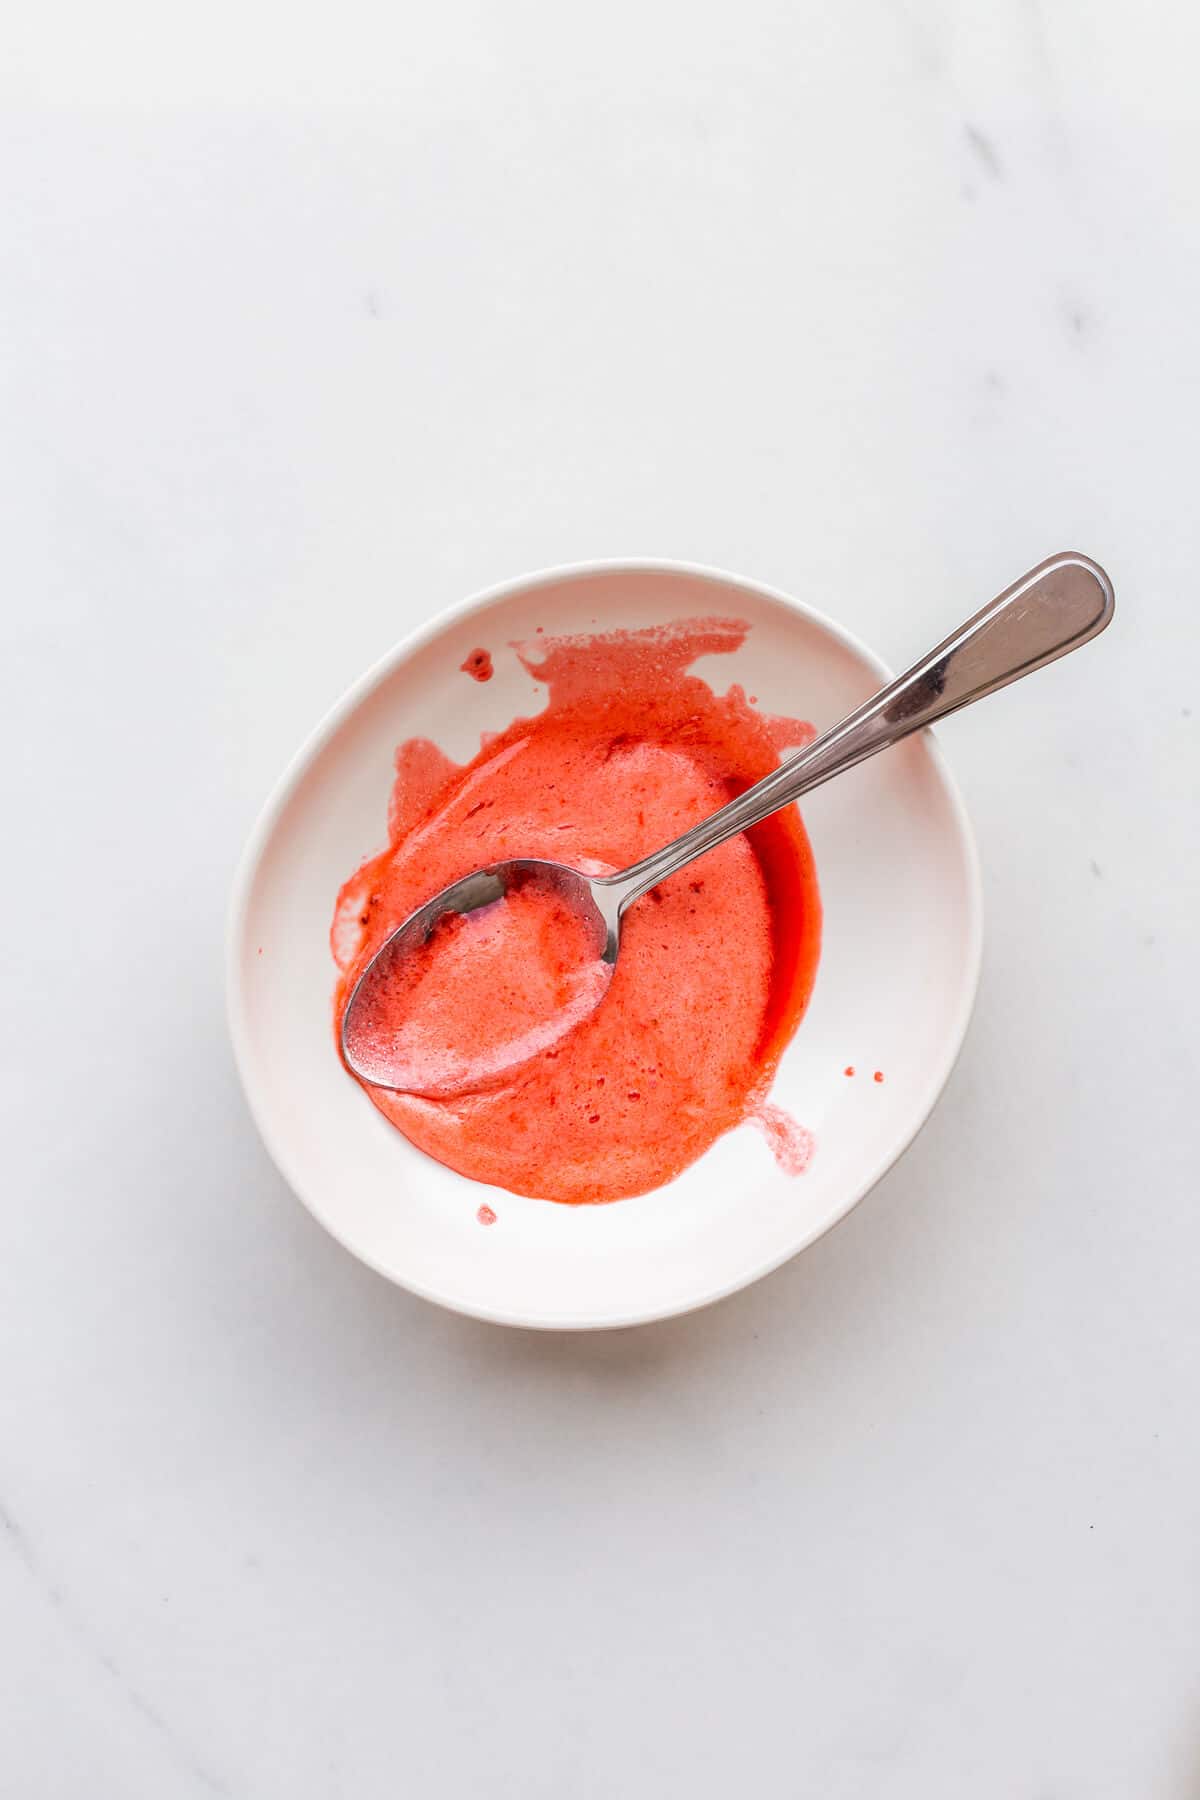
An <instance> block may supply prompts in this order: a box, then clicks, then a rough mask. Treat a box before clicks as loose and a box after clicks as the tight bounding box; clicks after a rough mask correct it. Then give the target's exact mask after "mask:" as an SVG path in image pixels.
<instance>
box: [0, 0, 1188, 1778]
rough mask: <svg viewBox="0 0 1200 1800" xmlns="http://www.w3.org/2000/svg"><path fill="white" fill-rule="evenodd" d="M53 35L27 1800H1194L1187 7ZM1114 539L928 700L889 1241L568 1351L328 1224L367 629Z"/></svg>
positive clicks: (17, 1520) (5, 1348) (0, 1319)
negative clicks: (265, 872) (328, 1021)
mask: <svg viewBox="0 0 1200 1800" xmlns="http://www.w3.org/2000/svg"><path fill="white" fill-rule="evenodd" d="M3 33H4V38H5V40H6V41H5V44H4V54H3V55H0V99H2V100H3V119H2V124H0V130H2V133H3V156H2V157H0V260H2V268H0V296H2V299H0V305H2V307H3V315H4V324H3V332H2V341H0V355H2V356H3V370H4V376H3V378H4V396H5V397H4V404H3V409H2V418H3V425H2V434H3V457H4V464H3V471H2V476H3V479H2V486H0V493H2V496H3V500H2V504H3V512H4V521H5V522H4V528H3V537H2V543H3V577H4V595H5V598H4V611H3V629H4V639H5V647H4V653H3V658H2V659H0V679H2V681H3V691H4V702H3V710H2V713H0V719H2V724H3V730H4V739H5V752H4V757H3V775H4V787H5V797H4V818H5V822H6V839H7V846H8V850H7V855H6V858H5V874H6V879H5V883H4V903H5V911H6V927H5V943H6V945H7V947H8V956H7V958H6V965H5V971H6V972H5V986H6V1002H7V1005H6V1018H7V1030H6V1033H5V1039H4V1044H3V1049H2V1050H0V1056H2V1058H3V1081H2V1082H0V1104H2V1105H3V1109H4V1137H3V1141H4V1145H5V1163H6V1167H5V1179H4V1182H3V1199H2V1213H0V1217H2V1220H3V1249H2V1254H0V1505H2V1509H3V1510H2V1514H0V1522H2V1524H3V1531H2V1532H0V1620H2V1621H3V1626H2V1631H0V1656H2V1659H3V1660H2V1663H0V1789H2V1791H3V1792H4V1794H5V1795H6V1796H7V1795H12V1796H13V1797H14V1800H77V1797H78V1800H108V1797H109V1796H111V1797H113V1800H143V1797H145V1800H176V1797H177V1796H178V1797H179V1800H188V1797H190V1796H193V1795H195V1796H200V1795H204V1794H218V1795H230V1796H236V1797H237V1800H267V1797H270V1800H273V1797H275V1796H286V1797H287V1800H376V1797H383V1796H387V1797H389V1800H390V1797H391V1796H393V1795H398V1794H406V1795H414V1796H415V1795H420V1796H426V1795H428V1796H439V1797H440V1796H448V1797H452V1800H458V1797H459V1796H462V1797H464V1800H465V1797H467V1796H476V1795H483V1794H486V1795H492V1796H513V1797H514V1800H518V1797H519V1800H543V1797H544V1800H561V1797H563V1796H571V1797H572V1800H609V1797H611V1796H620V1797H621V1800H643V1797H645V1800H651V1797H652V1796H653V1797H655V1800H657V1797H659V1796H662V1795H675V1794H680V1795H683V1794H687V1795H689V1796H704V1797H707V1796H712V1797H713V1800H716V1797H718V1796H721V1797H724V1796H726V1795H728V1794H733V1793H744V1794H754V1795H759V1794H763V1795H787V1796H804V1797H805V1800H807V1797H808V1796H810V1795H811V1796H816V1797H819V1800H876V1797H878V1796H881V1795H883V1796H887V1800H961V1797H962V1796H966V1795H970V1796H971V1800H1018V1797H1020V1800H1193V1797H1194V1796H1195V1795H1196V1794H1197V1793H1198V1792H1200V1532H1198V1530H1197V1520H1198V1514H1200V1446H1198V1442H1197V1430H1196V1418H1197V1411H1198V1408H1197V1372H1198V1366H1200V1306H1198V1305H1197V1292H1196V1283H1197V1269H1198V1259H1200V1206H1198V1204H1197V1202H1198V1194H1197V1179H1196V1169H1197V1149H1198V1144H1197V1117H1198V1114H1200V1097H1198V1090H1197V1074H1198V1071H1197V1060H1196V1052H1195V1017H1196V1004H1197V986H1196V980H1197V953H1196V929H1195V907H1196V894H1197V891H1198V876H1200V870H1198V866H1197V831H1196V800H1197V788H1198V784H1200V783H1198V778H1200V766H1198V763H1200V759H1198V749H1197V745H1198V732H1200V708H1198V704H1197V700H1196V687H1197V678H1198V663H1200V659H1198V656H1197V651H1198V649H1200V643H1198V631H1197V624H1196V620H1197V611H1198V608H1200V593H1198V589H1197V576H1196V535H1197V534H1196V504H1197V503H1196V483H1197V429H1196V411H1197V404H1196V403H1197V388H1198V383H1200V331H1198V327H1197V321H1198V319H1200V222H1198V214H1197V201H1196V193H1197V176H1198V173H1200V127H1198V125H1197V122H1196V108H1195V99H1194V82H1195V70H1196V67H1197V66H1198V63H1200V35H1198V31H1197V27H1196V25H1195V23H1194V22H1193V9H1185V8H1183V7H1181V6H1162V7H1159V8H1155V7H1154V6H1150V7H1142V8H1138V9H1135V8H1130V7H1123V6H1118V5H1116V4H1114V3H1113V0H1103V3H1101V4H1095V3H1093V4H1086V5H1085V4H1083V3H1082V0H1077V3H1076V4H1067V3H1065V0H1041V4H1039V3H1038V0H1007V3H1006V4H1002V5H998V6H994V7H985V6H982V5H981V6H974V5H972V6H965V7H964V6H957V5H953V4H951V3H950V0H942V3H937V0H906V4H903V5H895V6H890V5H884V4H879V3H877V4H869V3H867V0H862V3H859V4H852V5H846V6H831V5H815V4H811V3H810V0H804V3H803V4H799V5H797V4H767V3H766V0H742V3H741V4H739V5H738V6H736V7H735V6H732V5H729V4H713V3H711V0H690V3H689V4H684V3H683V0H680V4H678V5H666V4H663V3H662V0H648V3H647V0H641V3H640V4H633V3H632V0H630V3H626V0H617V3H615V4H609V5H608V6H606V7H603V8H595V7H593V8H589V9H586V12H585V10H584V9H582V8H578V7H574V6H570V5H554V4H553V3H552V0H519V3H515V4H503V5H502V4H495V5H488V4H487V3H486V0H475V4H469V3H465V0H453V3H450V4H444V5H442V6H440V7H432V6H430V7H417V6H414V5H404V4H402V5H399V6H394V5H393V6H391V7H383V6H380V7H378V8H374V9H363V8H361V7H356V6H353V5H351V6H349V7H346V8H339V9H335V8H329V7H323V8H316V7H301V8H295V7H289V8H287V9H284V8H282V7H280V8H275V9H268V8H264V7H261V6H258V7H255V6H251V7H249V8H247V7H245V6H240V7H237V8H235V7H233V6H232V5H218V6H216V7H209V8H204V9H193V10H192V11H191V12H190V13H189V12H187V11H186V9H185V10H181V9H177V8H169V7H168V8H163V7H158V8H150V7H142V8H132V9H131V8H129V7H128V6H122V5H117V6H116V7H113V6H105V7H91V8H87V9H85V8H83V7H82V6H80V5H63V4H58V5H50V6H48V7H43V8H37V9H35V8H26V9H24V12H23V15H22V16H21V18H20V19H17V18H16V17H15V16H14V17H13V18H10V19H9V20H8V21H7V23H6V24H5V26H4V27H3ZM1062 546H1071V547H1077V548H1081V549H1085V550H1088V551H1090V552H1092V553H1093V554H1095V555H1097V556H1098V557H1100V558H1101V560H1103V561H1104V562H1106V563H1107V564H1108V566H1109V567H1110V569H1111V571H1112V573H1113V576H1114V578H1115V580H1116V583H1117V586H1118V591H1119V596H1120V611H1119V617H1118V622H1117V624H1116V625H1115V627H1114V628H1113V630H1112V632H1111V633H1110V634H1109V636H1108V638H1107V639H1106V640H1104V642H1103V643H1102V644H1101V645H1099V646H1096V647H1095V648H1094V649H1092V650H1090V651H1088V652H1086V653H1085V654H1084V655H1081V656H1080V657H1078V658H1077V659H1074V660H1072V661H1071V662H1069V663H1066V664H1064V665H1062V666H1061V668H1059V669H1056V670H1053V671H1051V672H1049V673H1048V674H1046V675H1043V676H1040V677H1039V678H1038V679H1037V680H1036V681H1035V682H1030V683H1028V684H1027V685H1026V686H1024V687H1022V688H1020V689H1018V690H1014V692H1013V693H1012V694H1010V695H1008V696H1006V697H1005V698H1004V699H1002V700H998V701H996V702H994V703H992V704H991V705H990V706H989V707H988V708H987V709H981V710H980V711H979V712H978V713H975V714H972V715H970V716H969V717H965V718H963V719H962V720H959V721H957V722H955V723H954V724H952V725H950V726H948V727H947V728H946V730H945V733H944V738H945V742H946V745H947V748H948V750H949V753H950V755H951V759H952V762H953V765H954V767H955V768H956V770H957V772H958V773H959V775H960V777H961V780H962V782H963V785H964V788H965V791H966V793H967V797H968V800H969V803H970V806H971V809H972V812H973V815H974V818H975V821H976V824H977V827H978V832H979V837H980V842H981V847H982V852H983V859H984V864H985V872H986V883H987V900H988V909H989V924H988V941H987V952H986V967H985V974H984V980H983V986H982V991H981V994H980V1000H979V1006H978V1010H977V1014H976V1018H975V1022H974V1025H973V1027H972V1030H971V1034H970V1038H969V1041H968V1044H967V1047H966V1050H965V1053H964V1056H963V1059H962V1062H961V1064H960V1066H959V1069H958V1071H957V1073H956V1075H955V1077H954V1079H953V1081H952V1083H951V1086H950V1089H949V1091H948V1093H947V1095H946V1098H945V1100H944V1101H943V1103H942V1105H941V1107H940V1108H939V1110H938V1112H937V1114H936V1116H935V1117H934V1119H933V1121H932V1123H931V1124H930V1125H929V1127H928V1129H927V1130H926V1131H925V1132H924V1134H923V1135H922V1137H921V1138H920V1140H919V1141H918V1143H917V1145H916V1146H915V1148H914V1149H913V1150H912V1151H911V1153H910V1154H909V1155H908V1156H907V1158H906V1159H905V1160H904V1162H903V1163H902V1165H901V1166H900V1167H899V1168H898V1169H896V1170H895V1171H894V1172H893V1174H892V1176H891V1177H890V1178H889V1179H888V1180H887V1181H886V1182H884V1184H883V1185H882V1186H881V1187H880V1188H879V1189H878V1190H877V1191H876V1192H875V1193H874V1194H873V1195H872V1196H871V1197H870V1199H869V1200H868V1201H866V1202H865V1203H864V1204H863V1205H862V1206H861V1207H860V1208H859V1209H858V1211H857V1212H856V1213H855V1214H854V1215H853V1216H852V1217H851V1219H850V1220H849V1221H848V1222H847V1223H846V1224H845V1225H844V1226H842V1227H841V1228H840V1229H839V1230H837V1231H836V1232H834V1233H833V1234H832V1235H831V1236H830V1237H828V1238H826V1239H825V1240H824V1241H823V1242H822V1243H821V1244H819V1245H818V1246H817V1247H816V1248H815V1249H813V1250H812V1251H811V1252H809V1253H808V1254H807V1255H806V1256H804V1257H803V1258H801V1259H800V1260H799V1261H798V1262H795V1263H793V1264H792V1265H791V1266H790V1267H788V1268H785V1269H784V1270H782V1271H781V1272H780V1273H778V1274H776V1275H775V1276H774V1277H773V1278H771V1279H770V1280H768V1281H766V1282H764V1283H762V1284H761V1285H760V1286H759V1287H757V1288H755V1289H753V1290H751V1291H749V1292H747V1293H744V1294H742V1295H740V1296H738V1297H737V1298H735V1299H733V1300H732V1301H729V1302H727V1303H726V1304H724V1305H722V1306H719V1307H717V1308H715V1309H714V1310H712V1311H710V1312H708V1313H705V1314H703V1315H700V1316H696V1317H693V1318H691V1319H686V1320H682V1321H678V1322H675V1323H673V1324H670V1325H666V1326H661V1327H654V1328H649V1329H645V1330H641V1331H637V1332H631V1333H627V1334H617V1335H614V1336H611V1337H600V1338H593V1339H575V1340H569V1341H568V1340H557V1339H554V1338H545V1337H536V1336H525V1335H521V1334H518V1333H505V1332H503V1331H499V1330H493V1329H490V1328H487V1327H484V1326H480V1325H476V1324H472V1323H468V1322H465V1321H462V1320H459V1319H456V1318H453V1317H450V1316H448V1315H444V1314H441V1313H439V1312H437V1311H435V1310H433V1309H432V1308H430V1307H428V1306H425V1305H423V1304H421V1303H419V1302H417V1301H415V1300H412V1299H409V1298H408V1297H406V1296H405V1295H404V1294H402V1293H399V1292H394V1291H392V1290H391V1289H389V1288H388V1287H386V1286H385V1285H384V1284H383V1283H382V1282H381V1281H379V1280H377V1279H376V1278H374V1277H373V1276H371V1275H370V1274H368V1273H367V1271H366V1270H365V1269H362V1268H360V1267H358V1266H357V1265H355V1264H354V1263H353V1262H352V1261H351V1260H350V1259H349V1258H348V1257H347V1256H345V1255H344V1254H343V1253H342V1252H341V1251H340V1250H339V1249H338V1248H337V1247H336V1246H335V1245H334V1244H333V1243H332V1242H330V1241H329V1240H327V1239H326V1238H325V1237H324V1236H323V1235H322V1233H321V1232H320V1230H319V1229H318V1228H317V1226H316V1225H315V1224H313V1223H312V1222H311V1221H310V1219H309V1218H308V1217H307V1215H306V1214H305V1213H304V1212H303V1211H302V1210H301V1208H300V1207H299V1206H298V1205H297V1204H296V1203H295V1202H294V1201H293V1200H292V1199H291V1197H290V1196H289V1195H288V1193H287V1192H286V1191H285V1189H284V1187H283V1184H282V1182H281V1181H280V1180H279V1179H278V1178H277V1176H276V1175H275V1173H274V1171H273V1169H272V1168H271V1167H270V1166H269V1164H268V1162H267V1159H266V1157H265V1155H264V1153H263V1151H262V1149H261V1148H260V1146H259V1143H258V1141H257V1139H256V1137H255V1135H254V1132H253V1129H252V1127H251V1125H250V1123H249V1120H248V1118H247V1115H246V1112H245V1109H244V1107H243V1104H242V1101H241V1097H240V1094H239V1092H238V1089H237V1086H236V1083H235V1079H234V1076H233V1072H232V1069H231V1066H230V1058H229V1054H228V1051H227V1046H226V1041H225V1032H224V1024H223V1018H222V995H221V989H220V940H221V931H222V909H223V906H224V901H225V895H226V890H227V885H228V881H229V877H230V873H231V869H232V866H233V863H234V860H235V857H236V855H237V853H238V850H239V848H240V845H241V842H242V839H243V836H244V834H245V832H246V830H247V828H248V826H249V824H250V821H251V818H252V816H253V814H254V812H255V811H256V809H257V806H258V804H259V802H260V801H261V799H262V797H263V795H264V793H265V790H266V788H267V787H268V785H269V783H270V782H271V781H272V780H273V779H274V777H275V775H276V773H277V771H278V769H279V767H280V766H281V764H282V762H283V761H284V759H285V758H286V757H287V756H288V755H289V754H290V752H291V750H292V748H293V746H294V744H295V743H296V741H297V740H298V739H299V737H300V736H301V735H302V734H303V733H304V732H305V731H306V730H307V729H308V727H309V725H310V724H311V722H312V720H313V719H314V717H315V716H316V715H317V714H318V713H319V712H320V710H321V709H322V708H324V707H325V706H326V705H327V704H329V703H330V702H331V701H332V700H333V699H334V698H335V697H336V695H337V694H338V693H339V691H340V690H341V689H342V687H343V686H344V685H345V684H346V683H347V682H348V681H349V680H350V679H351V678H352V677H353V676H354V675H355V674H357V672H358V671H359V669H360V668H361V667H362V666H363V665H364V664H365V663H366V662H367V661H368V660H369V659H371V658H373V657H374V656H375V655H376V654H378V653H379V652H381V651H382V650H383V649H384V648H385V647H386V646H387V645H388V644H389V643H390V642H391V641H392V640H393V639H394V638H395V637H396V636H397V635H399V634H400V633H401V632H402V631H404V630H406V629H407V628H408V627H409V626H410V625H411V624H412V623H413V622H414V621H416V620H418V619H420V618H422V617H423V616H425V615H426V614H428V613H429V612H430V611H431V610H432V609H434V608H437V607H440V606H442V605H443V604H445V603H447V602H448V601H451V600H453V599H456V598H458V597H459V596H461V595H462V594H464V593H466V592H468V591H469V590H471V589H472V588H474V587H476V586H479V585H482V584H484V583H486V582H489V581H491V580H493V579H498V578H500V577H502V576H505V575H508V574H512V573H516V572H519V571H521V570H522V569H525V568H528V567H530V566H534V565H538V564H545V563H551V562H555V561H560V560H565V559H569V558H574V557H580V556H587V555H592V554H605V553H636V552H645V553H660V554H664V555H675V556H680V557H688V558H694V559H697V560H701V561H706V562H714V563H719V564H724V565H726V566H729V567H731V568H733V569H738V570H743V571H745V572H747V573H749V574H752V575H757V576H759V577H762V578H764V579H766V580H768V581H772V582H775V583H778V584H779V585H781V586H783V587H785V588H789V589H791V590H793V591H795V592H796V593H798V594H801V595H804V596H807V597H810V598H811V599H813V600H814V601H816V602H817V603H818V604H819V605H821V606H824V607H826V608H828V609H829V610H830V611H832V612H835V613H836V614H837V615H838V616H839V617H841V618H843V619H844V620H846V621H847V622H848V623H849V624H850V625H851V626H852V627H854V628H855V629H856V630H858V631H860V632H861V633H862V634H863V635H864V636H865V637H867V638H868V639H869V640H870V641H871V642H872V643H873V644H874V645H876V646H877V647H878V648H879V649H880V650H881V651H882V652H883V653H884V654H885V655H887V656H888V657H889V658H890V659H892V660H893V661H895V660H899V659H901V658H903V657H904V656H905V655H906V654H907V653H908V652H911V651H913V650H915V649H917V648H919V647H921V646H923V645H924V644H925V643H926V642H927V641H928V639H929V638H930V637H931V635H932V634H933V633H934V632H935V631H936V630H937V629H938V628H939V627H940V626H941V625H943V624H944V623H945V622H947V621H948V620H950V619H953V618H954V617H956V616H957V615H959V614H961V613H962V612H963V611H964V610H965V609H966V608H967V607H968V606H969V605H971V604H972V603H975V602H979V601H981V600H983V599H984V598H986V597H987V596H988V595H989V594H990V593H992V592H993V591H994V590H995V589H996V588H997V587H998V586H1000V585H1003V583H1004V582H1005V581H1006V580H1007V579H1008V578H1009V577H1010V576H1012V575H1013V574H1015V573H1016V572H1017V571H1019V570H1020V569H1021V568H1023V567H1024V566H1025V565H1027V564H1029V563H1030V562H1033V561H1035V560H1036V559H1037V558H1038V557H1040V556H1042V555H1043V554H1044V553H1045V552H1047V551H1049V550H1052V549H1055V548H1059V547H1062ZM800 701H801V703H802V696H801V697H800ZM1189 887H1190V898H1189Z"/></svg>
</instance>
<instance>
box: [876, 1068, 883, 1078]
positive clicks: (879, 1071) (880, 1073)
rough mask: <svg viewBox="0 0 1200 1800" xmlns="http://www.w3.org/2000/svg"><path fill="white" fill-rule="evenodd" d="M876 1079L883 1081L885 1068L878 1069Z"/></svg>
mask: <svg viewBox="0 0 1200 1800" xmlns="http://www.w3.org/2000/svg"><path fill="white" fill-rule="evenodd" d="M875 1079H876V1081H882V1080H883V1070H882V1069H876V1071H875Z"/></svg>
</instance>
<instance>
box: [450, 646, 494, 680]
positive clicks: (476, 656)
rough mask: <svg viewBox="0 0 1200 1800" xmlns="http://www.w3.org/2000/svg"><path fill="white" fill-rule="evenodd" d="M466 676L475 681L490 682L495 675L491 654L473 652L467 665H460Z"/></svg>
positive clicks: (488, 652) (479, 651)
mask: <svg viewBox="0 0 1200 1800" xmlns="http://www.w3.org/2000/svg"><path fill="white" fill-rule="evenodd" d="M459 667H460V668H461V669H462V672H463V674H464V675H469V676H470V677H471V679H472V680H473V681H490V680H491V679H492V676H493V675H494V674H495V670H494V669H493V668H492V657H491V652H490V651H488V650H472V652H471V654H470V656H468V658H467V660H466V662H465V663H460V664H459Z"/></svg>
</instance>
